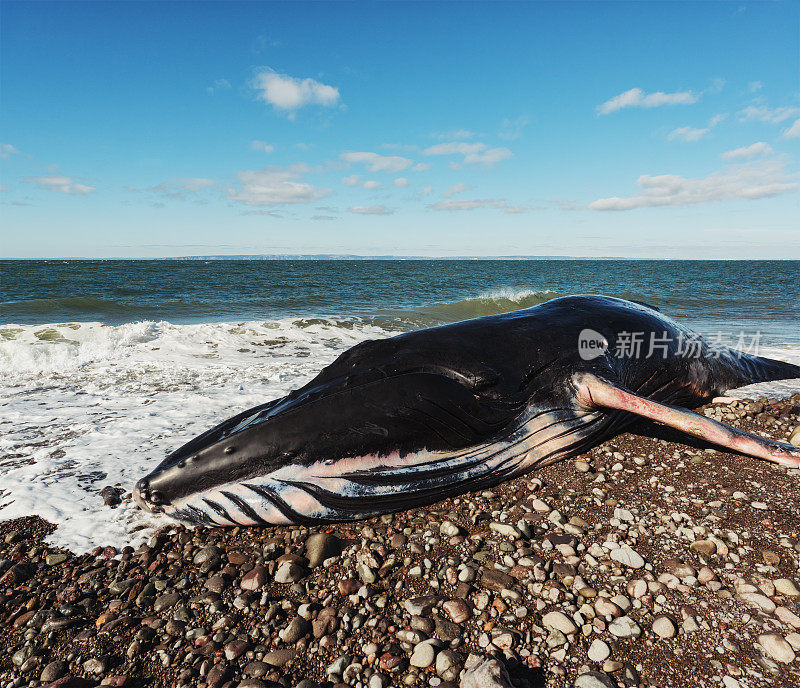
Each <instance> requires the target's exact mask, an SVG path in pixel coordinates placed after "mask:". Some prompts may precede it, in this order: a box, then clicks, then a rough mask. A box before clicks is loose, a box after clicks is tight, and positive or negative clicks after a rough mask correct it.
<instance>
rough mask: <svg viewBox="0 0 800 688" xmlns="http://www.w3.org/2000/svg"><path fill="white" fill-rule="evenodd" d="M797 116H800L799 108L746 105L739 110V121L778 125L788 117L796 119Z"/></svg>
mask: <svg viewBox="0 0 800 688" xmlns="http://www.w3.org/2000/svg"><path fill="white" fill-rule="evenodd" d="M797 115H800V108H798V107H776V108H771V107H768V106H766V105H748V106H747V107H746V108H744V109H743V110H739V121H740V122H753V121H756V122H766V123H767V124H780V123H781V122H783V121H785V120H787V119H789V118H790V117H797Z"/></svg>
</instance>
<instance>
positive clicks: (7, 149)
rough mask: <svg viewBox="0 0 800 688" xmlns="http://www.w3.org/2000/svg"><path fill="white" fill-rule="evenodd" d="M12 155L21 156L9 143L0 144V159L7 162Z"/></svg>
mask: <svg viewBox="0 0 800 688" xmlns="http://www.w3.org/2000/svg"><path fill="white" fill-rule="evenodd" d="M12 155H22V153H20V151H19V150H18V149H16V148H14V146H12V145H11V144H10V143H0V158H2V159H3V160H8V159H9V158H10V157H11V156H12Z"/></svg>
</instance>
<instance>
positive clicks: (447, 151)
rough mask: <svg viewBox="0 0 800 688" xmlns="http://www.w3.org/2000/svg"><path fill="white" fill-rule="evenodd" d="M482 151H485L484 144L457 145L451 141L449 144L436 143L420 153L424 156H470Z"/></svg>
mask: <svg viewBox="0 0 800 688" xmlns="http://www.w3.org/2000/svg"><path fill="white" fill-rule="evenodd" d="M482 150H486V144H485V143H458V142H455V141H451V142H450V143H437V144H436V145H435V146H430V147H429V148H426V149H425V150H424V151H422V152H423V153H424V154H425V155H455V154H460V155H471V154H474V153H479V152H480V151H482Z"/></svg>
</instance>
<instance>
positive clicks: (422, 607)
mask: <svg viewBox="0 0 800 688" xmlns="http://www.w3.org/2000/svg"><path fill="white" fill-rule="evenodd" d="M438 603H439V598H438V597H434V596H431V595H429V596H426V597H414V598H412V599H410V600H406V601H405V602H404V603H403V606H404V607H405V609H406V611H407V612H408V613H409V614H411V616H427V615H428V614H430V613H431V612H432V611H433V608H434V607H435V606H436V605H437V604H438Z"/></svg>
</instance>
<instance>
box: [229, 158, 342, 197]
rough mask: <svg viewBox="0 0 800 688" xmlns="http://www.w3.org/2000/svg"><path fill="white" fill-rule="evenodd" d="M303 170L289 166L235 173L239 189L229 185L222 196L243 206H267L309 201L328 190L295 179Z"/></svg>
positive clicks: (295, 166) (302, 166)
mask: <svg viewBox="0 0 800 688" xmlns="http://www.w3.org/2000/svg"><path fill="white" fill-rule="evenodd" d="M306 171H308V170H307V168H306V167H305V166H304V165H292V166H291V167H268V168H267V169H265V170H244V171H243V172H237V173H236V177H237V178H238V180H239V188H234V187H229V188H228V190H227V193H226V197H227V198H228V199H229V200H231V201H236V202H237V203H244V204H245V205H251V206H267V205H283V204H287V203H312V202H314V201H317V200H319V199H320V198H322V197H323V196H326V195H327V194H328V193H330V192H329V190H328V189H320V188H318V187H316V186H314V185H312V184H306V183H303V182H301V181H298V180H299V179H300V177H301V176H302V174H303V173H304V172H306Z"/></svg>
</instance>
